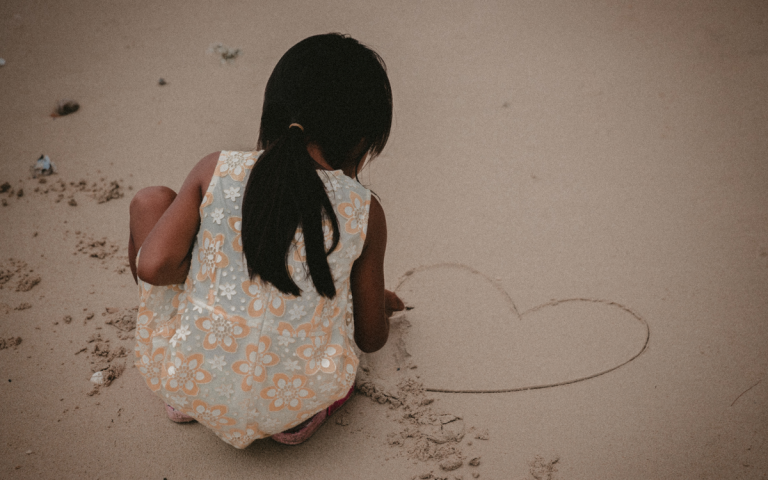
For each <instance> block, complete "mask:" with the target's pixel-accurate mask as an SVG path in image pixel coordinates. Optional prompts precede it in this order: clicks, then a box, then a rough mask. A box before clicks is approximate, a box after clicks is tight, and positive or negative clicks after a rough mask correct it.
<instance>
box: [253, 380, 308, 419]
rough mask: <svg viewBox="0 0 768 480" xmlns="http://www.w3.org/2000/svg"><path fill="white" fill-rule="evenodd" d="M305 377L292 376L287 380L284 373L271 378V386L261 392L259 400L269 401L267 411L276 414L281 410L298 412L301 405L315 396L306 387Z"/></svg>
mask: <svg viewBox="0 0 768 480" xmlns="http://www.w3.org/2000/svg"><path fill="white" fill-rule="evenodd" d="M306 383H307V377H305V376H304V375H294V376H293V377H291V378H288V375H286V374H284V373H276V374H275V376H274V377H272V386H269V387H267V388H265V389H263V390H262V391H261V398H263V399H265V400H270V404H269V410H270V411H273V412H276V411H279V410H282V409H283V408H288V410H293V411H296V410H300V409H301V403H302V402H303V401H306V400H309V399H310V398H312V397H314V396H315V392H313V391H312V390H310V389H309V388H308V387H306Z"/></svg>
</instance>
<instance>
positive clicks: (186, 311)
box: [136, 151, 371, 448]
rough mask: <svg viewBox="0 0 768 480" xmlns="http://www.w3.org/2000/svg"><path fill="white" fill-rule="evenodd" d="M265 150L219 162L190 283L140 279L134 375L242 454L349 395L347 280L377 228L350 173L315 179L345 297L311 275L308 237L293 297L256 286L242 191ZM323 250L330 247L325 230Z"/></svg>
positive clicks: (295, 252) (298, 249) (294, 253)
mask: <svg viewBox="0 0 768 480" xmlns="http://www.w3.org/2000/svg"><path fill="white" fill-rule="evenodd" d="M259 154H260V152H231V151H224V152H221V155H220V157H219V160H218V163H217V164H216V170H215V172H214V175H213V177H212V179H211V183H210V185H209V186H208V190H207V191H206V193H205V197H204V198H203V202H202V204H201V205H200V219H201V224H200V231H199V232H198V235H197V241H196V244H195V247H194V253H193V259H192V265H191V267H190V270H189V275H188V276H187V279H186V282H185V283H184V284H183V285H182V284H179V285H170V286H153V285H150V284H148V283H146V282H143V281H141V280H139V288H140V293H141V304H140V306H139V313H138V320H137V323H136V340H137V341H136V367H137V368H138V370H139V372H140V373H141V375H142V376H143V377H144V379H145V381H146V383H147V386H148V387H149V388H150V390H152V391H153V392H155V393H156V394H157V395H158V396H160V398H162V399H163V401H164V402H166V403H167V404H169V405H171V406H172V407H174V408H175V409H177V410H179V411H181V412H183V413H186V414H187V415H191V416H192V417H194V418H195V419H197V420H198V421H199V422H200V423H202V424H203V425H206V426H207V427H209V428H210V429H212V430H213V431H214V432H215V433H216V435H218V436H219V437H220V438H221V439H223V440H224V441H225V442H227V443H229V444H231V445H234V446H235V447H237V448H245V447H247V446H248V445H249V444H250V443H251V442H253V441H254V440H256V439H259V438H263V437H267V436H269V435H272V434H274V433H279V432H282V431H285V430H287V429H289V428H291V427H293V426H295V425H298V424H299V423H301V422H303V421H304V420H306V419H308V418H309V417H311V416H312V415H314V414H315V413H317V412H319V411H321V410H322V409H324V408H326V407H328V406H329V405H330V404H332V403H333V402H334V401H336V400H338V399H340V398H342V397H344V396H345V395H346V394H347V392H348V391H349V389H350V388H351V387H352V385H353V384H354V379H355V373H356V371H357V365H358V359H357V356H356V354H355V352H354V350H353V345H354V338H353V333H354V323H353V317H352V293H351V291H350V272H351V269H352V264H353V263H354V261H355V260H356V259H357V258H358V257H359V256H360V253H361V251H362V247H363V242H364V241H365V234H366V229H367V226H368V212H369V207H370V200H371V193H370V191H369V190H367V189H366V188H365V187H363V186H362V185H360V184H359V183H358V182H357V181H355V180H353V179H351V178H349V177H347V176H345V175H344V174H343V173H342V171H341V170H335V171H324V170H318V175H319V176H320V178H321V179H322V181H323V183H324V184H325V188H326V192H327V193H328V197H329V199H330V201H331V204H332V205H333V207H334V212H335V213H336V218H337V219H338V222H339V230H340V232H339V233H340V242H339V244H338V247H337V248H336V250H334V252H333V253H331V254H330V255H329V257H328V263H329V265H330V267H331V273H332V275H333V278H334V283H335V285H336V292H337V293H336V297H335V298H333V299H327V298H325V297H322V296H320V295H318V293H317V292H316V290H315V288H314V286H313V284H312V281H311V279H310V278H309V276H308V275H307V266H306V262H305V260H306V257H305V248H304V240H303V236H302V233H301V230H300V229H298V230H297V231H296V234H295V236H294V240H293V242H292V245H291V248H290V251H289V252H288V260H287V263H288V270H289V272H290V273H291V276H292V278H293V280H294V281H295V282H296V284H297V285H298V286H299V288H300V289H301V290H302V294H301V296H298V297H295V296H292V295H286V294H283V293H281V292H280V291H279V290H277V289H276V288H275V287H273V286H272V285H271V284H269V283H267V282H263V281H261V280H260V279H258V278H257V279H256V280H254V281H251V280H250V279H249V277H248V269H247V267H246V263H245V257H244V256H243V253H242V252H243V244H242V238H241V236H240V231H241V215H242V213H241V209H242V199H243V193H244V191H245V185H246V183H247V181H248V176H249V174H250V173H251V171H252V168H253V165H254V164H255V163H256V160H257V159H258V156H259ZM323 229H324V232H325V241H326V248H330V246H331V244H332V241H333V229H332V227H331V225H330V223H326V224H324V226H323Z"/></svg>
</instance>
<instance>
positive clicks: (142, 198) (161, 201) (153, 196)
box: [130, 186, 176, 215]
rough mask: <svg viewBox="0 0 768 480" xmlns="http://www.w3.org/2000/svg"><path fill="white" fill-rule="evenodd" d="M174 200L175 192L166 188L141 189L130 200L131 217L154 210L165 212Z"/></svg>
mask: <svg viewBox="0 0 768 480" xmlns="http://www.w3.org/2000/svg"><path fill="white" fill-rule="evenodd" d="M175 198H176V192H174V191H173V190H171V189H170V188H168V187H162V186H156V187H146V188H142V189H141V190H139V191H138V192H136V195H134V196H133V199H132V200H131V206H130V210H131V215H137V214H138V215H140V214H142V213H145V212H147V211H153V210H156V209H160V210H162V211H165V210H166V209H167V208H168V206H169V205H170V204H171V203H172V202H173V200H174V199H175Z"/></svg>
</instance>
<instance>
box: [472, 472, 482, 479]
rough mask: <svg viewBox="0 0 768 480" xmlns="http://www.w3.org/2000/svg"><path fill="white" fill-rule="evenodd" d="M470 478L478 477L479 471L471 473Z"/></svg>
mask: <svg viewBox="0 0 768 480" xmlns="http://www.w3.org/2000/svg"><path fill="white" fill-rule="evenodd" d="M472 478H480V474H479V473H477V472H474V473H473V474H472Z"/></svg>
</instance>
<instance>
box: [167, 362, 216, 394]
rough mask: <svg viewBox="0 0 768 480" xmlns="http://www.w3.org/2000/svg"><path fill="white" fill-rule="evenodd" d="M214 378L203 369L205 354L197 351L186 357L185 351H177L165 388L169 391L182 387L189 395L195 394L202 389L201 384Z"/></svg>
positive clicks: (171, 363) (170, 366)
mask: <svg viewBox="0 0 768 480" xmlns="http://www.w3.org/2000/svg"><path fill="white" fill-rule="evenodd" d="M212 378H213V377H212V376H211V374H210V373H208V372H207V371H205V370H204V369H203V354H201V353H196V354H194V355H190V356H189V358H186V357H185V356H184V354H183V353H181V352H176V355H175V356H174V358H173V359H172V360H171V362H170V365H169V366H168V380H167V382H166V385H165V389H166V390H168V391H169V392H177V391H178V390H179V389H181V390H182V391H183V392H184V393H186V394H187V395H191V396H195V395H197V392H198V391H200V385H201V384H203V383H208V382H210V381H211V379H212Z"/></svg>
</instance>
